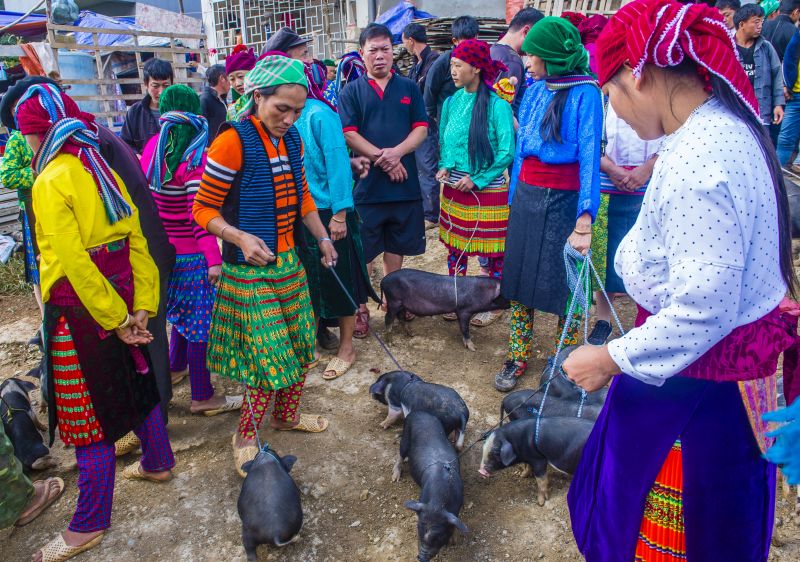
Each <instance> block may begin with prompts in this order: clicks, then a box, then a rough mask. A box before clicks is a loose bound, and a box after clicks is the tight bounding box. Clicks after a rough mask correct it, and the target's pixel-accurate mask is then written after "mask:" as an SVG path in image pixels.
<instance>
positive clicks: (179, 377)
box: [169, 368, 189, 386]
mask: <svg viewBox="0 0 800 562" xmlns="http://www.w3.org/2000/svg"><path fill="white" fill-rule="evenodd" d="M169 376H170V378H171V379H172V386H176V385H178V384H180V383H181V381H183V379H185V378H186V377H187V376H189V369H188V368H187V369H184V370H183V371H180V372H174V371H173V372H171V373H170V374H169Z"/></svg>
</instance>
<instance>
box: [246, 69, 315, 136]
mask: <svg viewBox="0 0 800 562" xmlns="http://www.w3.org/2000/svg"><path fill="white" fill-rule="evenodd" d="M285 84H298V85H300V86H303V87H304V88H305V89H306V90H308V79H307V78H306V67H305V65H304V64H303V61H299V60H295V59H290V58H289V57H285V56H281V55H267V56H265V57H264V58H263V59H261V60H260V61H258V62H257V63H256V65H255V67H254V68H253V70H251V71H250V72H248V73H247V75H246V76H245V77H244V95H243V96H242V97H241V98H239V100H238V101H237V102H236V120H237V121H241V120H242V119H244V118H245V117H248V116H249V115H250V114H251V113H252V111H253V92H255V91H256V90H260V89H262V88H268V87H270V86H283V85H285Z"/></svg>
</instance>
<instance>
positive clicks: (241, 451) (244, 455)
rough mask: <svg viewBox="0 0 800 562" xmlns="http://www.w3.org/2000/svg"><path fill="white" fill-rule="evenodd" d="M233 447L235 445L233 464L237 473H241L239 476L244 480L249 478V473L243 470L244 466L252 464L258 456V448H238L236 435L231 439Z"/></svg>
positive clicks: (250, 446)
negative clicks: (246, 477)
mask: <svg viewBox="0 0 800 562" xmlns="http://www.w3.org/2000/svg"><path fill="white" fill-rule="evenodd" d="M231 445H233V462H234V464H235V465H236V472H238V473H239V476H241V477H242V478H244V477H245V476H247V473H246V472H245V471H244V470H242V466H243V465H244V464H245V463H248V462H250V461H251V460H253V459H254V458H256V455H257V454H258V447H256V446H254V445H249V446H247V447H241V448H240V447H237V446H236V434H235V433H234V434H233V437H232V438H231Z"/></svg>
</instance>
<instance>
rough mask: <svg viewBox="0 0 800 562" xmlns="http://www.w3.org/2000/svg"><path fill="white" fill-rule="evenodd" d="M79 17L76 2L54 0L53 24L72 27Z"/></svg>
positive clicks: (71, 0)
mask: <svg viewBox="0 0 800 562" xmlns="http://www.w3.org/2000/svg"><path fill="white" fill-rule="evenodd" d="M79 15H80V10H79V9H78V5H77V4H76V3H75V0H53V18H52V19H53V23H55V24H58V25H72V24H73V23H75V20H77V19H78V16H79Z"/></svg>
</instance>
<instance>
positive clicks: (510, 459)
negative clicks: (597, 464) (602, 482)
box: [406, 417, 594, 505]
mask: <svg viewBox="0 0 800 562" xmlns="http://www.w3.org/2000/svg"><path fill="white" fill-rule="evenodd" d="M406 423H407V422H406ZM593 426H594V421H593V420H587V419H584V418H567V417H562V418H541V422H540V425H539V440H538V442H537V441H536V438H535V436H536V419H535V418H532V419H523V420H516V421H513V422H511V423H509V424H506V425H504V426H503V427H501V428H499V429H497V430H495V431H493V432H492V433H491V434H490V435H489V437H488V438H487V439H486V441H485V442H484V444H483V455H482V457H481V466H480V469H479V470H478V472H479V473H480V475H481V476H483V477H484V478H488V477H489V476H491V475H492V473H494V472H497V471H498V470H502V469H504V468H507V467H509V466H511V465H514V464H517V463H521V462H522V463H526V464H527V465H528V466H529V467H530V468H531V470H532V471H533V475H534V477H535V478H536V484H537V485H538V488H539V490H538V492H539V493H538V497H537V502H538V503H539V505H544V502H545V500H547V499H548V496H549V489H548V488H549V481H548V477H547V465H548V464H549V465H550V466H552V467H553V468H555V469H556V470H559V471H561V472H564V473H566V474H570V475H572V474H575V470H576V469H577V468H578V461H580V459H581V453H583V446H584V445H585V444H586V439H588V437H589V434H590V433H591V431H592V427H593Z"/></svg>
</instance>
